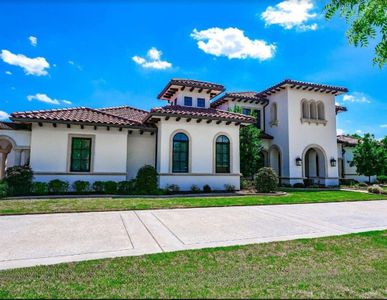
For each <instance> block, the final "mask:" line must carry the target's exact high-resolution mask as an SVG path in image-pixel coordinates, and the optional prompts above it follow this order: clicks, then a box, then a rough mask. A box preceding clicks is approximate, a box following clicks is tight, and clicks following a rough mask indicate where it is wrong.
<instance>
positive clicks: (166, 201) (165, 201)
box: [0, 191, 387, 215]
mask: <svg viewBox="0 0 387 300" xmlns="http://www.w3.org/2000/svg"><path fill="white" fill-rule="evenodd" d="M380 199H387V195H372V194H365V193H358V192H348V191H289V192H288V195H286V196H238V197H208V198H201V197H195V198H156V199H155V198H114V199H111V198H98V199H97V198H96V199H82V198H75V199H44V200H0V215H15V214H36V213H57V212H85V211H111V210H131V209H159V208H182V207H211V206H237V205H265V204H294V203H318V202H341V201H359V200H380Z"/></svg>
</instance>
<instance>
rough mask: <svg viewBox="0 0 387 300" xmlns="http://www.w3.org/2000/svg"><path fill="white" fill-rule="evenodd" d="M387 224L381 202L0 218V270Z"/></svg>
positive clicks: (385, 204)
mask: <svg viewBox="0 0 387 300" xmlns="http://www.w3.org/2000/svg"><path fill="white" fill-rule="evenodd" d="M380 229H387V201H365V202H342V203H320V204H293V205H267V206H244V207H219V208H192V209H170V210H167V209H164V210H146V211H124V212H96V213H68V214H47V215H24V216H2V217H0V269H9V268H18V267H27V266H34V265H40V264H56V263H61V262H70V261H81V260H89V259H97V258H107V257H118V256H131V255H142V254H148V253H158V252H164V251H176V250H186V249H197V248H206V247H217V246H229V245H242V244H251V243H263V242H271V241H280V240H292V239H298V238H312V237H321V236H330V235H340V234H347V233H352V232H361V231H369V230H380Z"/></svg>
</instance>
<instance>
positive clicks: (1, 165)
mask: <svg viewBox="0 0 387 300" xmlns="http://www.w3.org/2000/svg"><path fill="white" fill-rule="evenodd" d="M14 146H15V143H14V142H13V140H12V139H10V138H8V137H5V136H0V179H3V178H4V176H5V170H6V167H7V161H8V158H9V154H10V153H11V151H12V149H13V148H14Z"/></svg>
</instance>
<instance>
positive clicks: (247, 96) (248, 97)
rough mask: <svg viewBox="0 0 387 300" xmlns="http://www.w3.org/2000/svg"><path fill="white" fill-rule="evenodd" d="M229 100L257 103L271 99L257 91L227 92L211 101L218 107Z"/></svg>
mask: <svg viewBox="0 0 387 300" xmlns="http://www.w3.org/2000/svg"><path fill="white" fill-rule="evenodd" d="M229 100H233V101H238V102H245V103H246V102H249V103H256V104H258V103H262V104H265V103H268V102H269V100H268V99H266V98H265V97H262V96H259V95H258V93H257V92H232V93H226V94H224V95H223V96H222V97H220V98H218V99H216V100H215V101H214V102H212V103H211V107H213V108H216V107H218V106H220V105H222V104H223V103H225V102H227V101H229Z"/></svg>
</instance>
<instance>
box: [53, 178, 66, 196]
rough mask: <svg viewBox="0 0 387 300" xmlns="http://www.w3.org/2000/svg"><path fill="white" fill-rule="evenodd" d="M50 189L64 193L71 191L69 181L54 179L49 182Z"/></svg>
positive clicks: (55, 192)
mask: <svg viewBox="0 0 387 300" xmlns="http://www.w3.org/2000/svg"><path fill="white" fill-rule="evenodd" d="M48 191H49V192H50V193H54V194H64V193H67V192H68V191H69V183H68V182H67V181H63V180H59V179H54V180H51V181H50V182H49V183H48Z"/></svg>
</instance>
